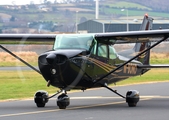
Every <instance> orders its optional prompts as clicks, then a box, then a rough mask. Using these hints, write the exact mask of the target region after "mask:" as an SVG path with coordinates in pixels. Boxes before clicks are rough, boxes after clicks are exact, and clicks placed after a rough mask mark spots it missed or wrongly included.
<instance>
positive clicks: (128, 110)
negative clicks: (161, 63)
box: [0, 82, 169, 120]
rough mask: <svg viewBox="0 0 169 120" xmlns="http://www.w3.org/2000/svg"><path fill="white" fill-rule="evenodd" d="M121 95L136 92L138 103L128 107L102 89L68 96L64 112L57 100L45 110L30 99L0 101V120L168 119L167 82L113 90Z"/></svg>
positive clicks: (121, 87)
mask: <svg viewBox="0 0 169 120" xmlns="http://www.w3.org/2000/svg"><path fill="white" fill-rule="evenodd" d="M113 88H114V89H116V90H118V92H120V93H121V94H123V95H125V94H126V91H128V90H131V89H135V90H138V91H139V92H140V95H141V100H140V101H139V103H138V104H137V107H128V105H127V104H126V102H125V100H124V99H122V98H120V97H118V96H117V95H115V94H114V93H112V92H111V91H109V90H107V89H105V88H101V89H94V90H87V91H85V92H81V91H80V92H74V93H68V95H69V97H70V99H71V101H70V105H69V106H68V107H67V109H66V110H60V109H58V107H57V105H56V98H53V99H51V100H50V101H49V102H48V103H47V104H46V107H44V108H37V107H36V105H35V103H34V101H33V100H15V101H5V102H0V120H1V119H2V120H11V119H12V120H19V119H20V120H39V119H40V120H54V119H55V120H123V119H125V120H168V119H169V92H168V90H169V82H159V83H149V84H140V85H128V86H117V87H113Z"/></svg>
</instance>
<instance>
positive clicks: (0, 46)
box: [0, 45, 41, 74]
mask: <svg viewBox="0 0 169 120" xmlns="http://www.w3.org/2000/svg"><path fill="white" fill-rule="evenodd" d="M0 48H2V49H3V50H4V51H6V52H7V53H9V54H10V55H12V56H13V57H15V58H16V59H18V60H19V61H21V62H22V63H24V64H25V65H27V66H28V67H30V68H31V69H33V70H35V71H36V72H38V73H39V74H41V72H40V71H39V70H38V69H36V68H35V67H33V66H32V65H30V64H29V63H27V62H26V61H24V60H23V59H21V58H20V57H18V56H17V55H15V54H14V53H12V52H11V51H9V50H8V49H6V48H5V47H3V46H2V45H0Z"/></svg>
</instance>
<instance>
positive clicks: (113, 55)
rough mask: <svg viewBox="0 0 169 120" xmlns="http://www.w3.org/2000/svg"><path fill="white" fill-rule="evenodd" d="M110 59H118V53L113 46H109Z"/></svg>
mask: <svg viewBox="0 0 169 120" xmlns="http://www.w3.org/2000/svg"><path fill="white" fill-rule="evenodd" d="M109 58H110V59H116V58H117V55H116V51H115V49H114V47H113V46H109Z"/></svg>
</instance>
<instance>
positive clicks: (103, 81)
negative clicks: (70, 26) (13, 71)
mask: <svg viewBox="0 0 169 120" xmlns="http://www.w3.org/2000/svg"><path fill="white" fill-rule="evenodd" d="M152 23H153V18H151V17H149V16H148V15H145V16H144V19H143V22H142V25H141V27H140V31H131V32H114V33H93V34H57V35H55V34H31V35H28V34H0V40H1V41H3V40H22V41H25V40H27V41H29V40H30V41H33V40H35V41H54V45H53V49H52V50H50V51H47V52H44V53H42V54H41V55H40V56H39V58H38V66H39V69H36V68H34V67H33V66H31V65H30V64H29V63H27V62H26V61H24V60H23V59H21V58H19V57H18V56H16V55H15V54H14V53H12V52H11V51H9V50H8V49H6V48H5V47H3V46H2V45H0V47H1V48H2V49H3V50H5V51H6V52H8V53H10V54H11V55H12V56H14V57H15V58H17V59H19V60H20V61H21V62H23V63H25V64H26V65H27V66H29V67H31V68H32V69H33V70H35V71H36V72H38V73H39V74H41V75H42V76H43V78H44V79H45V80H46V82H47V86H50V85H52V86H54V87H57V88H59V89H60V91H58V92H56V93H55V94H54V95H52V96H49V95H48V92H46V91H44V90H39V91H37V92H36V93H35V96H34V101H35V103H36V105H37V107H45V105H46V103H47V102H48V100H49V99H50V98H52V97H54V96H56V95H59V96H58V99H57V105H58V107H59V108H60V109H66V107H67V106H68V105H69V104H70V99H69V97H68V95H67V91H70V90H72V89H79V90H83V91H84V90H87V89H90V88H97V87H105V88H107V89H109V90H110V91H112V92H114V93H115V94H117V95H119V96H120V97H122V98H124V99H125V100H126V102H127V103H128V106H129V107H134V106H136V105H137V103H138V101H139V99H140V97H139V92H138V91H137V90H129V91H127V93H126V96H123V95H121V94H120V93H118V92H117V91H116V90H113V89H112V88H110V87H108V85H109V84H112V83H116V82H119V81H121V80H125V79H127V78H129V77H133V76H137V75H142V74H144V73H146V72H147V71H149V70H150V69H151V68H169V65H150V63H149V60H150V50H151V49H152V48H154V47H155V46H157V45H158V44H160V43H161V42H163V41H166V40H167V39H168V38H169V30H151V29H152ZM151 42H154V43H153V44H152V45H151ZM124 43H135V46H134V47H133V48H132V49H129V50H124V51H121V52H116V50H115V48H114V45H115V44H124Z"/></svg>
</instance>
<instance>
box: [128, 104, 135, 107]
mask: <svg viewBox="0 0 169 120" xmlns="http://www.w3.org/2000/svg"><path fill="white" fill-rule="evenodd" d="M136 105H137V103H128V106H129V107H136Z"/></svg>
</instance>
